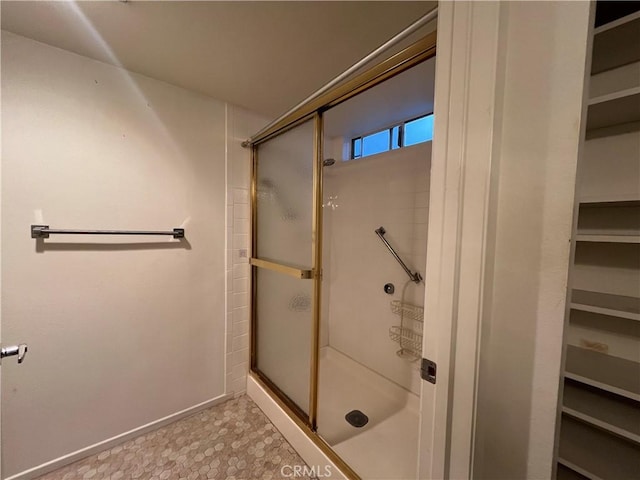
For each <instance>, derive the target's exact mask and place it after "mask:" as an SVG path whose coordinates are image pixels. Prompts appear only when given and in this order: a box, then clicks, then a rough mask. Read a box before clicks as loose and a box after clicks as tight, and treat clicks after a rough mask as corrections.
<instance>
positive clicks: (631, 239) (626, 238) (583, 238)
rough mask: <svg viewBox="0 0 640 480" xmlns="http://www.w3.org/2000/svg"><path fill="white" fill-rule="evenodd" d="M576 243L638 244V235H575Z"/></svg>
mask: <svg viewBox="0 0 640 480" xmlns="http://www.w3.org/2000/svg"><path fill="white" fill-rule="evenodd" d="M576 241H577V242H594V243H640V235H612V234H603V233H597V234H594V233H578V234H576Z"/></svg>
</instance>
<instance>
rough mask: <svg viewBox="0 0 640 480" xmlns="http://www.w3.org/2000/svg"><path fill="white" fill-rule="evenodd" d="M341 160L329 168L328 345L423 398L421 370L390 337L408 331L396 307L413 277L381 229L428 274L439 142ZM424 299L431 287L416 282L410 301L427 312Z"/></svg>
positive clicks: (325, 286) (405, 257) (410, 288)
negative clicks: (390, 289) (396, 330)
mask: <svg viewBox="0 0 640 480" xmlns="http://www.w3.org/2000/svg"><path fill="white" fill-rule="evenodd" d="M336 158H337V160H336V163H335V164H334V165H333V166H331V167H325V170H324V172H325V179H324V197H325V200H324V205H325V207H324V223H325V228H326V230H325V242H324V246H325V253H324V263H325V264H326V266H327V268H326V269H325V273H324V282H323V291H324V292H325V293H324V295H326V296H328V297H329V298H330V300H329V302H328V312H327V313H328V315H327V316H324V318H323V320H324V321H325V322H328V328H327V329H326V330H328V344H329V346H331V347H332V348H335V349H337V350H339V351H341V352H342V353H344V354H345V355H347V356H349V357H351V358H353V359H355V360H357V361H358V362H360V363H362V364H363V365H365V366H367V367H369V368H371V369H372V370H374V371H375V372H377V373H379V374H381V375H383V376H385V377H386V378H388V379H390V380H392V381H394V382H395V383H397V384H399V385H402V386H403V387H405V388H407V389H409V390H411V391H413V392H414V393H416V394H417V393H418V392H419V385H420V383H419V382H420V380H419V379H420V377H419V371H418V368H419V364H418V363H416V362H409V361H407V360H405V359H402V358H400V357H398V355H396V351H397V350H399V349H400V345H399V344H397V343H395V342H393V341H392V340H391V339H390V338H389V328H390V327H391V326H394V325H400V317H399V316H398V315H395V314H393V313H392V312H391V307H390V302H391V301H392V300H401V299H402V290H403V288H404V287H405V285H406V284H407V282H409V278H408V276H407V275H406V273H405V272H404V270H403V269H402V267H401V266H400V265H399V264H398V262H397V261H396V260H395V259H394V258H393V256H392V255H391V254H390V252H389V251H388V250H387V248H386V247H385V246H384V244H383V243H382V242H381V241H380V239H379V238H378V236H377V235H376V234H375V232H374V231H375V230H376V229H377V228H378V227H380V226H384V228H385V230H386V231H387V233H386V235H385V238H386V239H387V240H388V241H389V243H391V245H392V246H393V247H394V248H395V249H396V251H397V252H398V254H399V255H400V257H401V258H402V259H403V260H404V261H405V263H406V264H407V266H408V267H409V268H410V269H411V270H412V271H416V270H417V271H418V272H420V274H421V275H423V276H424V274H425V272H424V268H425V267H424V266H425V263H426V247H427V221H428V207H429V169H430V166H431V142H427V143H423V144H419V145H415V146H412V147H407V148H402V149H399V150H394V151H391V152H385V153H380V154H378V155H374V156H371V157H365V158H362V159H359V160H350V161H347V162H343V161H341V160H340V158H341V157H340V156H338V155H336ZM386 283H393V284H394V286H395V293H394V294H393V295H388V294H386V293H385V292H384V290H383V287H384V285H385V284H386ZM423 299H424V283H420V284H419V285H416V284H415V283H413V282H409V284H408V285H407V286H406V291H405V301H406V302H408V303H410V304H413V305H417V306H422V305H423ZM327 317H328V318H327ZM415 328H416V329H418V331H422V330H421V325H419V324H416V325H415Z"/></svg>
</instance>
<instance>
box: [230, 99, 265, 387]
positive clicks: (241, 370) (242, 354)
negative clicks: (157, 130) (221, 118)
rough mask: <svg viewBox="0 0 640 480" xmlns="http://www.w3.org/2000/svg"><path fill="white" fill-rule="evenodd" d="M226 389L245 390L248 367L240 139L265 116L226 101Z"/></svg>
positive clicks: (245, 201) (247, 251)
mask: <svg viewBox="0 0 640 480" xmlns="http://www.w3.org/2000/svg"><path fill="white" fill-rule="evenodd" d="M226 116H227V122H226V125H227V134H226V155H227V220H226V223H227V224H226V229H227V246H226V252H227V260H226V269H227V271H226V274H227V277H226V285H227V299H226V304H227V306H226V312H227V323H226V325H227V331H226V337H227V349H226V352H227V354H226V392H227V393H229V394H234V395H237V394H239V393H242V392H244V391H245V390H246V377H247V372H248V369H249V321H250V315H249V306H250V268H249V258H250V257H251V248H250V233H251V232H250V200H249V199H250V195H249V184H250V176H251V150H250V149H248V148H242V145H241V143H242V142H243V141H244V140H246V139H247V138H248V137H250V136H251V135H253V134H254V133H256V132H257V131H258V130H260V128H262V127H263V126H264V125H265V124H266V123H267V120H266V119H264V118H262V117H259V116H258V115H256V114H253V113H251V112H248V111H246V110H244V109H242V108H239V107H235V106H232V105H229V104H227V112H226Z"/></svg>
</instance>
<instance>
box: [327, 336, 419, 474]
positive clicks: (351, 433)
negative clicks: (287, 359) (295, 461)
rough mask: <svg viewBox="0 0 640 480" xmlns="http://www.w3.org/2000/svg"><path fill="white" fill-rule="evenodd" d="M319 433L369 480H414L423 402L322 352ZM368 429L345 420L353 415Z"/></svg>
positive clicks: (339, 356)
mask: <svg viewBox="0 0 640 480" xmlns="http://www.w3.org/2000/svg"><path fill="white" fill-rule="evenodd" d="M319 380H320V381H319V385H318V393H319V397H318V433H319V434H320V436H321V437H322V438H323V439H324V440H325V441H327V443H329V445H331V446H332V448H333V450H334V451H335V452H336V453H337V454H338V455H340V456H341V457H342V459H343V460H345V461H346V462H347V463H348V464H349V465H350V466H351V467H352V468H353V469H354V470H355V471H356V472H357V473H358V474H359V475H360V476H361V477H362V478H363V479H364V480H373V479H394V480H404V479H415V478H416V471H417V463H418V459H417V455H418V425H419V401H418V396H417V395H415V394H413V393H411V392H409V391H408V390H406V389H404V388H402V387H400V386H398V385H397V384H395V383H393V382H391V381H389V380H388V379H386V378H384V377H382V376H381V375H378V374H377V373H375V372H373V371H372V370H370V369H368V368H367V367H365V366H363V365H361V364H360V363H358V362H356V361H355V360H352V359H351V358H349V357H347V356H346V355H343V354H342V353H340V352H339V351H337V350H335V349H333V348H331V347H323V348H321V349H320V379H319ZM356 409H357V410H360V411H361V412H363V413H364V414H365V415H367V417H368V418H369V422H368V423H367V424H366V425H365V426H363V427H360V428H358V427H354V426H353V425H351V424H349V422H347V420H346V419H345V415H346V414H347V413H349V412H351V411H352V410H356Z"/></svg>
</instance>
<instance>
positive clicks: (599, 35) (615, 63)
mask: <svg viewBox="0 0 640 480" xmlns="http://www.w3.org/2000/svg"><path fill="white" fill-rule="evenodd" d="M593 33H594V37H593V58H592V62H591V73H592V74H596V73H600V72H604V71H605V70H611V69H613V68H617V67H620V66H622V65H627V64H629V63H632V62H637V61H638V60H640V48H638V38H639V37H640V12H635V13H632V14H630V15H627V16H626V17H622V18H619V19H618V20H615V21H613V22H609V23H607V24H605V25H602V26H600V27H598V28H596V29H595V30H594V32H593Z"/></svg>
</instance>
